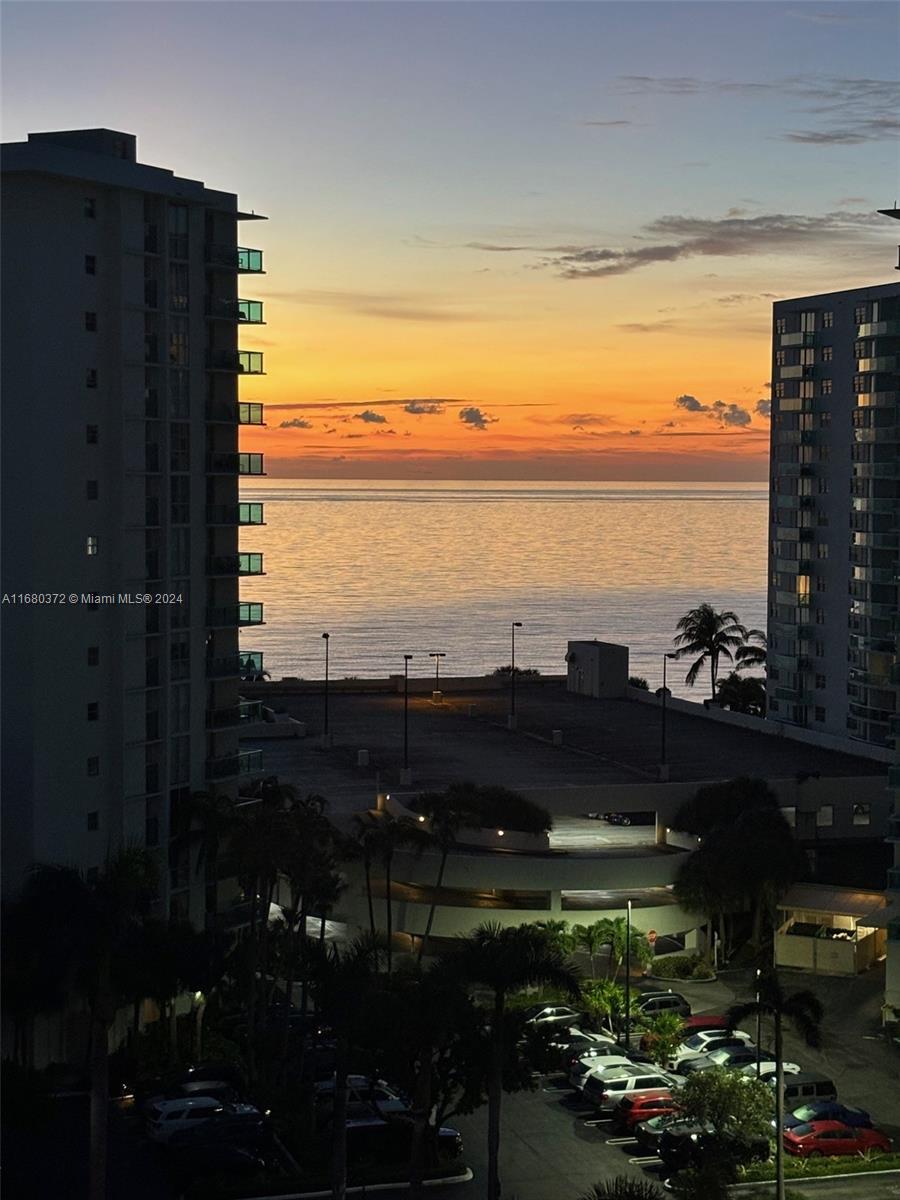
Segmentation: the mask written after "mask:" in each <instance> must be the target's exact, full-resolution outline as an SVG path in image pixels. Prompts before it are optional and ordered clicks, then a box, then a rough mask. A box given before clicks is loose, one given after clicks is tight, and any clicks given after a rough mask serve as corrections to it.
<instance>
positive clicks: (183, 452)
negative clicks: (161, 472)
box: [169, 421, 191, 471]
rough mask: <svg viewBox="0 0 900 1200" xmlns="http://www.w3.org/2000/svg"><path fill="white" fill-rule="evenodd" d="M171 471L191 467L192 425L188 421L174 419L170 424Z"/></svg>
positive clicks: (187, 469)
mask: <svg viewBox="0 0 900 1200" xmlns="http://www.w3.org/2000/svg"><path fill="white" fill-rule="evenodd" d="M169 445H170V458H169V469H170V470H171V471H190V469H191V427H190V425H189V424H188V423H187V421H172V422H171V423H170V425H169Z"/></svg>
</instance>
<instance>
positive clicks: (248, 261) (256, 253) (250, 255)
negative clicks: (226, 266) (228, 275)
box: [237, 246, 265, 275]
mask: <svg viewBox="0 0 900 1200" xmlns="http://www.w3.org/2000/svg"><path fill="white" fill-rule="evenodd" d="M237 260H238V268H237V269H238V271H239V272H240V273H241V274H242V275H263V274H265V272H264V271H263V252H262V250H251V249H250V248H249V247H248V246H238V250H237Z"/></svg>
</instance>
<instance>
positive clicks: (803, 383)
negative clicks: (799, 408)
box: [800, 379, 815, 400]
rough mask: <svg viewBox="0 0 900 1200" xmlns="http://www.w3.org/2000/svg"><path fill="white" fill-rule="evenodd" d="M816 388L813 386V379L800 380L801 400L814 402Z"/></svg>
mask: <svg viewBox="0 0 900 1200" xmlns="http://www.w3.org/2000/svg"><path fill="white" fill-rule="evenodd" d="M814 386H815V385H814V384H813V381H812V380H811V379H801V380H800V399H801V400H812V398H813V388H814Z"/></svg>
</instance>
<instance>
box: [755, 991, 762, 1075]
mask: <svg viewBox="0 0 900 1200" xmlns="http://www.w3.org/2000/svg"><path fill="white" fill-rule="evenodd" d="M761 975H762V971H761V970H760V969H759V967H757V968H756V1078H757V1079H759V1073H760V1064H761V1061H762V1048H761V1041H762V1013H761V1012H760V1009H759V980H760V976H761Z"/></svg>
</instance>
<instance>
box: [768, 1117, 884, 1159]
mask: <svg viewBox="0 0 900 1200" xmlns="http://www.w3.org/2000/svg"><path fill="white" fill-rule="evenodd" d="M782 1138H783V1141H784V1148H785V1150H786V1151H787V1152H788V1154H795V1155H797V1156H798V1157H800V1158H821V1157H822V1155H827V1156H828V1157H829V1158H831V1157H838V1156H840V1157H843V1156H845V1155H848V1154H854V1155H858V1154H865V1153H867V1152H868V1153H874V1154H890V1152H891V1150H892V1148H893V1147H892V1144H891V1139H890V1138H889V1137H888V1136H887V1134H885V1133H882V1132H881V1130H879V1129H868V1128H866V1126H864V1125H845V1124H844V1123H843V1121H810V1122H808V1123H805V1124H801V1125H795V1126H794V1127H793V1129H786V1130H785V1131H784V1133H783V1134H782Z"/></svg>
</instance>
